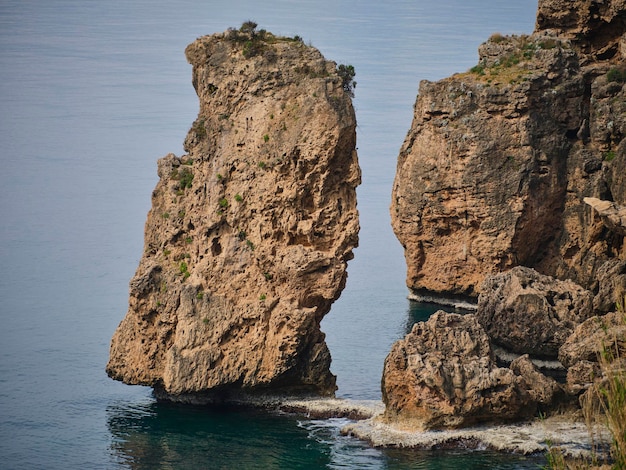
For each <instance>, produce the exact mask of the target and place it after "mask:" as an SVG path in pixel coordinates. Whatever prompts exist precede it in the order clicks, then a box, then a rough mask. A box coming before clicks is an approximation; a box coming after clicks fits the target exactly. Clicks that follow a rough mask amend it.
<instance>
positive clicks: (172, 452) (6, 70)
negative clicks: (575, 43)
mask: <svg viewBox="0 0 626 470" xmlns="http://www.w3.org/2000/svg"><path fill="white" fill-rule="evenodd" d="M535 9H536V0H535V1H529V0H520V1H517V2H510V1H507V0H485V1H480V2H479V1H463V0H440V1H439V2H427V1H425V0H396V1H390V2H380V1H376V2H375V1H371V0H364V1H357V0H351V1H342V0H332V1H331V0H320V1H313V0H306V1H298V2H296V1H293V0H292V1H288V0H268V1H265V2H252V1H251V0H242V1H237V0H230V1H228V2H227V1H223V0H220V1H199V0H182V1H177V2H166V1H164V0H156V1H147V0H136V1H130V0H128V1H122V0H110V1H107V2H103V1H96V0H0V97H1V98H2V112H0V149H1V158H2V160H1V162H2V171H0V217H1V220H2V223H1V224H0V259H1V260H2V268H1V269H2V273H1V275H0V299H1V300H2V302H1V303H0V322H1V323H0V325H1V326H0V467H1V468H7V469H23V468H27V469H31V468H42V469H43V468H45V469H57V468H58V469H61V468H97V469H99V468H171V469H176V468H375V469H394V468H397V469H404V468H535V467H534V466H535V464H536V462H534V461H528V460H525V459H520V458H518V457H509V456H496V455H493V454H489V453H483V452H469V453H468V452H460V453H459V452H454V453H453V452H450V451H447V452H443V451H442V452H438V453H435V452H427V453H418V452H413V451H400V450H386V451H380V450H376V449H371V448H369V447H368V446H367V445H366V444H364V443H362V442H360V441H357V440H355V439H352V438H347V437H342V436H340V435H339V432H338V430H339V428H340V427H341V425H342V424H343V423H342V421H340V420H339V421H338V420H322V421H313V420H307V419H304V418H301V417H300V418H298V417H294V416H286V415H280V414H274V413H260V412H253V411H250V410H246V411H242V410H220V411H216V410H207V409H201V408H186V407H176V406H168V405H162V404H157V403H156V402H155V401H154V399H153V398H152V396H151V392H150V390H149V389H146V388H142V387H129V386H126V385H123V384H120V383H117V382H114V381H112V380H110V379H108V378H107V377H106V375H105V373H104V366H105V364H106V360H107V355H108V347H109V341H110V338H111V335H112V334H113V331H114V329H115V327H116V326H117V324H118V323H119V322H120V320H121V319H122V318H123V316H124V314H125V311H126V306H127V301H128V298H127V296H128V281H129V279H130V278H131V277H132V275H133V272H134V270H135V269H136V267H137V264H138V262H139V258H140V256H141V252H142V249H143V248H142V245H143V224H144V222H145V217H146V214H147V211H148V209H149V205H150V194H151V191H152V189H153V187H154V185H155V184H156V181H157V176H156V160H157V158H159V157H161V156H163V155H165V154H167V153H168V152H174V153H177V154H181V153H182V142H183V140H184V137H185V134H186V132H187V129H188V128H189V126H190V125H191V123H192V122H193V120H194V118H195V116H196V113H197V109H198V103H197V98H196V96H195V94H194V91H193V88H192V86H191V68H190V66H189V65H188V64H187V63H186V62H185V58H184V55H183V51H184V48H185V46H186V45H187V44H188V43H190V42H191V41H193V40H194V39H195V38H196V37H198V36H201V35H203V34H209V33H213V32H219V31H223V30H225V29H226V28H227V27H229V26H238V25H240V24H241V23H242V22H243V21H245V20H248V19H253V20H255V21H256V22H257V23H259V26H260V27H261V28H265V29H267V30H270V31H272V32H274V33H276V34H283V35H295V34H298V35H300V36H301V37H303V38H304V40H305V42H307V43H308V42H310V43H312V44H313V45H314V46H316V47H318V48H319V49H320V50H321V51H322V52H323V53H324V55H325V56H326V57H327V58H329V59H333V60H336V61H337V62H339V63H349V64H352V65H354V66H355V68H356V71H357V76H356V80H357V82H358V85H357V88H356V98H355V100H354V105H355V108H356V113H357V119H358V123H359V126H358V129H357V132H358V147H359V159H360V163H361V166H362V170H363V184H362V186H361V187H360V188H359V193H358V196H359V210H360V215H361V227H362V230H361V243H360V247H359V248H358V249H357V250H356V251H355V256H356V257H355V259H354V260H353V261H351V262H350V266H349V279H348V285H347V287H346V290H345V291H344V293H343V295H342V297H341V298H340V299H339V300H338V301H337V302H336V303H335V305H334V306H333V309H332V311H331V313H330V314H329V315H328V316H327V317H326V318H325V319H324V321H323V323H322V328H323V330H324V331H325V332H326V334H327V342H328V344H329V347H330V350H331V353H332V355H333V365H332V369H333V372H334V373H335V374H337V375H338V385H339V387H340V388H339V391H338V395H339V396H341V397H346V398H356V399H379V398H380V375H381V371H382V364H383V360H384V357H385V355H386V354H387V352H388V351H389V348H390V346H391V344H392V343H393V342H394V341H395V340H396V339H398V338H400V337H402V336H403V335H404V334H405V332H406V331H407V329H408V328H409V327H410V324H411V323H412V322H413V321H414V320H415V319H424V318H426V317H427V316H428V315H429V314H430V313H432V312H431V310H432V309H431V307H430V306H425V305H411V304H410V303H409V302H408V301H407V299H406V295H407V291H406V287H405V286H404V276H405V265H404V259H403V254H402V249H401V247H400V246H399V244H398V243H397V241H396V240H395V238H394V236H393V234H392V232H391V228H390V225H389V215H388V206H389V199H390V192H391V184H392V181H393V176H394V172H395V161H396V157H397V153H398V150H399V148H400V146H401V144H402V141H403V139H404V136H405V134H406V132H407V130H408V127H409V126H410V122H411V119H412V106H413V102H414V100H415V96H416V93H417V87H418V83H419V81H420V80H422V79H431V80H433V79H438V78H442V77H445V76H447V75H450V74H452V73H454V72H459V71H464V70H467V69H468V68H470V67H471V66H473V65H475V63H476V61H477V53H476V49H477V47H478V45H479V44H480V42H482V41H483V40H485V39H486V38H487V37H488V36H489V35H490V34H491V33H493V32H495V31H499V32H502V33H517V34H520V33H527V32H530V31H532V29H533V25H534V12H535ZM428 309H431V310H428Z"/></svg>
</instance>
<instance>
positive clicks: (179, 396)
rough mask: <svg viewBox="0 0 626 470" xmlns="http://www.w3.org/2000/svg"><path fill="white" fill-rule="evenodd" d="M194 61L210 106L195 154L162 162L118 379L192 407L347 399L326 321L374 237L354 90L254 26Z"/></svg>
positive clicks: (112, 364) (198, 125)
mask: <svg viewBox="0 0 626 470" xmlns="http://www.w3.org/2000/svg"><path fill="white" fill-rule="evenodd" d="M186 56H187V59H188V61H189V62H190V63H191V65H192V66H193V85H194V88H195V89H196V91H197V94H198V97H199V100H200V111H199V114H198V118H197V119H196V121H195V122H194V123H193V126H192V127H191V129H190V131H189V133H188V135H187V138H186V140H185V150H186V151H187V154H186V155H184V156H182V157H176V156H174V155H171V154H170V155H168V156H166V157H165V158H163V159H161V160H159V164H158V172H159V178H160V179H159V182H158V184H157V186H156V188H155V189H154V191H153V194H152V208H151V210H150V212H149V214H148V219H147V222H146V229H145V249H144V254H143V257H142V259H141V261H140V263H139V267H138V269H137V272H136V274H135V276H134V278H133V279H132V281H131V283H130V301H129V309H128V313H127V315H126V317H125V318H124V320H123V321H122V322H121V324H120V325H119V327H118V329H117V331H116V332H115V335H114V336H113V339H112V344H111V352H110V359H109V363H108V365H107V372H108V374H109V375H110V376H111V377H113V378H115V379H117V380H122V381H124V382H126V383H129V384H142V385H150V386H153V387H154V388H155V390H156V391H157V392H158V395H159V396H161V397H165V398H168V399H173V400H182V401H193V402H205V401H209V402H210V401H213V400H219V399H222V398H224V397H228V396H229V395H232V394H237V393H241V392H243V393H256V392H284V393H295V394H297V393H314V394H320V395H332V394H334V391H335V389H336V386H335V377H334V376H333V375H332V374H331V373H330V371H329V365H330V354H329V351H328V348H327V347H326V344H325V342H324V334H323V333H322V332H321V331H320V327H319V325H320V321H321V320H322V318H323V316H324V315H325V314H326V313H327V312H328V311H329V309H330V306H331V304H332V303H333V301H334V300H336V299H337V298H338V296H339V294H340V292H341V290H342V289H343V287H344V285H345V281H346V275H347V274H346V267H347V262H348V260H350V259H351V258H352V249H353V248H354V247H355V246H356V245H357V240H358V238H357V236H358V229H359V224H358V213H357V210H356V192H355V188H356V186H357V185H358V184H359V183H360V170H359V166H358V162H357V154H356V150H355V144H356V133H355V126H356V122H355V116H354V111H353V108H352V104H351V99H350V90H349V87H347V86H346V84H345V83H344V80H342V78H341V77H339V76H338V74H337V70H336V65H335V63H333V62H330V61H327V60H325V59H324V57H323V56H322V55H321V54H320V53H319V52H318V51H317V50H316V49H314V48H312V47H308V46H306V45H304V44H303V43H302V42H301V41H299V40H297V39H290V38H280V37H276V36H273V35H271V34H270V33H266V32H264V31H259V32H257V31H256V30H253V29H249V28H248V30H246V31H243V32H242V31H235V30H229V31H228V32H226V33H223V34H215V35H212V36H205V37H201V38H199V39H198V40H196V41H195V42H193V43H192V44H190V45H189V46H188V47H187V50H186Z"/></svg>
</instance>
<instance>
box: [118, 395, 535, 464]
mask: <svg viewBox="0 0 626 470" xmlns="http://www.w3.org/2000/svg"><path fill="white" fill-rule="evenodd" d="M347 422H348V421H347V420H345V419H326V420H311V419H304V418H302V417H297V416H292V415H286V414H279V413H272V412H264V411H259V410H252V409H242V408H219V409H217V408H209V407H194V406H187V405H185V406H182V405H175V404H166V403H157V402H156V401H154V400H152V399H146V400H144V401H139V402H136V403H132V404H127V403H125V402H119V403H113V404H111V405H110V406H109V407H108V408H107V425H108V428H109V431H110V433H111V438H112V440H111V444H110V451H111V460H112V461H113V462H114V463H115V465H116V466H118V467H123V468H130V469H136V470H139V469H161V468H165V469H187V468H189V469H192V468H193V469H197V468H209V469H234V468H242V469H251V470H254V469H269V470H271V469H322V468H328V469H341V468H350V469H353V468H358V469H371V470H379V469H381V470H382V469H389V470H408V469H429V470H438V469H452V468H463V469H464V470H483V469H501V470H512V469H531V468H532V469H536V468H539V467H540V465H541V464H542V460H541V459H538V458H534V457H528V458H527V457H523V456H517V455H507V454H498V453H494V452H487V451H468V450H438V451H416V450H411V449H375V448H372V447H370V446H369V445H368V444H367V443H365V442H362V441H359V440H358V439H354V438H351V437H347V436H342V435H341V433H340V430H341V428H342V427H343V426H344V425H345V424H346V423H347Z"/></svg>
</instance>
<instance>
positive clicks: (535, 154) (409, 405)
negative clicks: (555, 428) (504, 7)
mask: <svg viewBox="0 0 626 470" xmlns="http://www.w3.org/2000/svg"><path fill="white" fill-rule="evenodd" d="M479 56H480V62H479V64H478V65H477V66H475V67H473V68H472V69H471V70H470V71H468V72H466V73H462V74H457V75H454V76H452V77H450V78H446V79H444V80H441V81H439V82H436V83H431V82H427V81H424V82H422V83H421V84H420V90H419V96H418V98H417V101H416V104H415V113H414V119H413V124H412V126H411V129H410V130H409V133H408V135H407V137H406V140H405V142H404V144H403V146H402V149H401V151H400V156H399V158H398V167H397V174H396V179H395V182H394V187H393V197H392V204H391V216H392V224H393V228H394V230H395V233H396V235H397V236H398V239H399V240H400V241H401V243H402V245H403V246H404V249H405V257H406V261H407V266H408V275H407V284H408V286H409V288H410V290H411V292H412V294H414V295H415V296H417V297H419V296H431V297H432V296H433V294H435V296H436V295H439V296H441V297H444V298H445V297H448V298H452V299H453V300H455V301H458V300H459V299H460V298H470V299H471V298H478V302H477V305H476V310H477V311H476V314H475V315H473V314H471V315H466V316H465V317H460V316H459V315H455V314H446V313H444V312H439V313H437V314H436V315H434V316H433V317H432V318H431V319H430V320H429V321H428V322H424V323H419V324H416V325H415V326H414V327H413V329H412V331H411V333H409V334H408V335H407V336H406V337H405V338H404V339H402V340H400V341H398V342H396V343H395V344H394V346H393V347H392V350H391V352H390V354H389V355H388V356H387V359H386V361H385V367H384V372H383V379H382V391H383V400H384V402H385V405H386V411H385V414H384V419H385V420H386V421H387V422H388V423H391V424H392V425H394V426H396V427H398V426H400V427H405V428H411V429H414V428H450V427H459V426H467V425H471V424H473V423H478V422H502V421H509V420H512V419H519V418H523V417H525V416H526V417H528V416H537V414H538V413H539V412H543V413H545V412H546V411H550V410H552V409H554V408H555V407H570V406H574V407H575V406H576V405H577V404H578V403H579V400H580V401H581V402H584V401H588V400H593V399H597V396H599V395H598V392H597V390H602V387H603V386H604V385H602V384H603V382H602V381H603V380H604V381H608V380H609V379H608V377H609V375H610V374H611V373H612V372H611V371H612V370H623V361H622V359H621V358H623V357H624V355H626V340H625V338H624V331H625V326H624V303H625V302H626V300H625V298H624V293H625V292H626V245H625V243H624V241H625V240H624V239H625V236H626V230H625V229H624V227H625V226H626V209H625V206H626V180H625V178H626V139H624V137H625V135H626V86H625V84H626V1H624V0H605V1H593V0H579V1H575V2H571V1H566V0H540V1H539V8H538V13H537V26H536V29H535V32H534V33H533V34H532V35H530V36H521V37H518V36H512V37H505V36H502V35H500V34H494V35H493V36H492V37H491V38H490V39H489V40H488V41H487V42H486V43H484V44H482V45H481V46H480V49H479ZM607 348H609V349H610V352H611V357H612V358H614V359H615V360H613V359H611V360H610V361H608V362H607V361H605V362H607V363H608V366H607V365H606V364H605V365H604V366H603V367H601V366H600V364H599V363H602V362H603V361H602V360H599V358H600V359H602V358H606V357H607ZM559 361H560V362H559ZM507 366H508V367H507ZM538 366H540V367H538ZM620 367H622V369H619V368H620ZM547 368H550V372H549V373H548V370H547ZM559 371H560V372H559ZM550 374H552V375H554V376H555V377H557V378H558V379H559V380H560V382H561V383H558V382H557V381H555V380H554V378H551V377H548V375H550ZM606 374H609V375H606ZM622 377H623V375H622ZM594 390H595V391H594ZM594 397H595V398H594Z"/></svg>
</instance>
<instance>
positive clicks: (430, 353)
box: [382, 311, 536, 429]
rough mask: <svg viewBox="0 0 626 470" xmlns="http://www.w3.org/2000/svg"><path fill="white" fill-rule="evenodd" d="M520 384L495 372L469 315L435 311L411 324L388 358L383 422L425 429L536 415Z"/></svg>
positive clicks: (482, 333) (510, 375)
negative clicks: (425, 319)
mask: <svg viewBox="0 0 626 470" xmlns="http://www.w3.org/2000/svg"><path fill="white" fill-rule="evenodd" d="M526 376H527V377H530V374H526ZM531 380H532V379H530V378H529V380H528V381H529V382H530V381H531ZM521 382H522V379H521V378H520V377H519V376H517V375H516V374H515V373H514V372H513V371H512V370H511V369H506V368H500V367H497V365H496V364H495V361H494V356H493V352H492V350H491V346H490V344H489V339H488V337H487V335H486V333H485V331H484V330H483V328H482V327H481V326H480V324H479V323H478V321H477V320H476V318H475V316H474V315H471V314H468V315H458V314H448V313H445V312H443V311H439V312H437V313H435V314H434V315H433V316H432V317H431V318H430V319H429V320H428V321H427V322H421V323H417V324H415V325H414V326H413V329H412V331H411V332H410V333H409V334H408V335H407V336H406V337H405V338H404V339H402V340H400V341H397V342H396V343H395V344H394V345H393V347H392V349H391V352H390V353H389V355H388V356H387V358H386V360H385V367H384V372H383V380H382V392H383V402H384V403H385V406H386V410H385V419H386V420H387V421H389V422H393V423H394V424H396V425H400V426H405V427H410V428H420V429H426V428H456V427H461V426H468V425H471V424H473V423H479V422H484V421H506V420H511V419H514V418H519V417H523V416H527V415H530V414H533V413H534V412H535V410H536V408H535V405H536V402H535V401H534V400H533V398H532V397H531V395H530V393H529V392H528V391H527V389H526V388H525V387H524V386H522V383H521ZM527 388H528V389H532V388H533V386H527Z"/></svg>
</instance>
